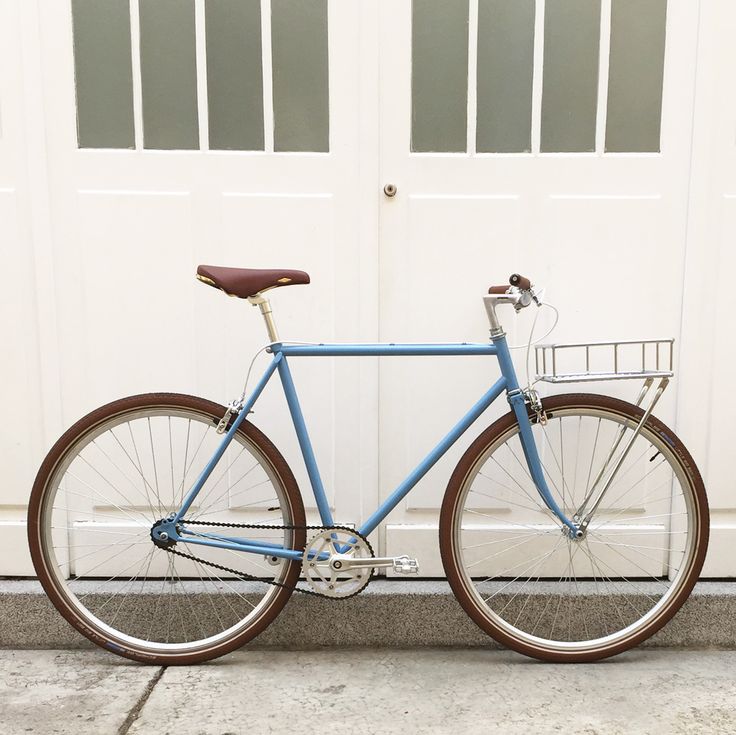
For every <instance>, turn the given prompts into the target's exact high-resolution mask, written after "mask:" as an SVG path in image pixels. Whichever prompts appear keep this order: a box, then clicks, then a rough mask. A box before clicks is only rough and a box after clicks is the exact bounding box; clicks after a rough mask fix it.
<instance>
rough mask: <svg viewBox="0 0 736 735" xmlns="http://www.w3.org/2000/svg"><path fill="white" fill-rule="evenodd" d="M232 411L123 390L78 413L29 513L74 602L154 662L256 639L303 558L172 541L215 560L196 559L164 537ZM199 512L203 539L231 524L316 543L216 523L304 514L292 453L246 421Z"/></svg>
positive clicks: (80, 619) (113, 641) (285, 520)
mask: <svg viewBox="0 0 736 735" xmlns="http://www.w3.org/2000/svg"><path fill="white" fill-rule="evenodd" d="M224 412H225V409H224V408H223V407H222V406H218V405H217V404H215V403H212V402H210V401H206V400H204V399H201V398H194V397H192V396H185V395H177V394H168V393H160V394H150V395H140V396H133V397H130V398H124V399H122V400H119V401H115V402H114V403H110V404H108V405H106V406H103V407H102V408H99V409H97V410H96V411H93V412H92V413H91V414H89V415H87V416H85V417H84V418H82V419H81V420H80V421H78V422H77V423H76V424H75V425H74V426H72V427H71V428H70V429H69V430H68V431H67V432H66V433H65V434H64V435H63V436H62V437H61V438H60V439H59V441H58V442H57V443H56V444H55V445H54V447H53V448H52V449H51V451H50V452H49V454H48V456H47V457H46V459H45V460H44V462H43V464H42V465H41V468H40V470H39V472H38V476H37V477H36V481H35V484H34V486H33V492H32V495H31V501H30V507H29V515H28V535H29V543H30V548H31V554H32V557H33V562H34V565H35V568H36V572H37V574H38V577H39V579H40V581H41V584H42V585H43V587H44V589H45V591H46V593H47V594H48V596H49V597H50V598H51V600H52V602H53V603H54V605H55V606H56V607H57V608H58V610H59V611H60V612H61V614H62V615H63V616H64V617H65V618H66V619H67V620H68V621H69V622H70V623H71V624H72V625H73V626H74V627H75V628H76V629H77V630H79V631H80V632H81V633H82V634H83V635H85V636H87V638H89V639H90V640H91V641H93V642H94V643H96V644H97V645H100V646H102V647H104V648H106V649H108V650H110V651H113V652H114V653H117V654H119V655H121V656H126V657H128V658H132V659H135V660H138V661H144V662H147V663H155V664H185V663H187V664H188V663H196V662H199V661H205V660H207V659H211V658H214V657H216V656H221V655H223V654H225V653H228V652H229V651H232V650H234V649H236V648H238V647H239V646H241V645H243V644H244V643H246V642H247V641H249V640H251V639H252V638H254V637H255V636H256V635H258V634H259V633H260V632H261V631H263V630H264V629H265V628H266V626H268V625H269V624H270V623H271V622H272V621H273V620H274V619H275V617H276V616H277V615H278V614H279V612H280V611H281V609H282V608H283V606H284V605H285V604H286V602H287V600H288V598H289V595H290V594H291V589H290V588H291V587H293V586H294V584H296V581H297V579H298V575H299V568H300V565H299V563H298V562H296V561H285V560H282V559H273V558H270V559H269V558H266V557H265V556H262V555H254V554H244V553H241V552H235V551H232V550H228V549H216V548H212V547H209V546H203V545H195V544H189V543H182V542H180V543H178V544H176V545H175V546H174V547H172V548H173V549H174V550H178V551H182V552H185V553H188V554H191V555H193V556H196V557H198V558H199V559H201V560H203V561H192V560H189V559H184V558H182V557H178V556H175V555H174V554H172V553H170V551H168V550H167V549H166V548H163V547H162V546H161V545H156V544H154V543H153V540H152V536H151V528H152V526H154V524H156V523H157V522H158V521H160V520H161V519H164V518H165V517H166V516H167V515H168V514H169V513H171V512H174V511H176V510H178V508H179V507H180V506H181V503H182V500H183V498H184V496H185V493H186V492H187V491H188V489H189V488H190V487H191V486H192V485H193V484H194V481H195V480H196V478H197V477H198V476H199V473H200V472H201V471H202V469H203V468H204V467H205V465H206V464H207V462H208V461H209V459H210V457H211V456H212V455H213V453H214V451H215V448H216V447H217V446H218V445H219V443H220V442H221V440H222V436H220V435H218V434H217V433H216V427H217V424H218V422H219V420H220V418H221V417H222V416H223V414H224ZM187 519H189V520H197V521H199V522H200V525H192V526H191V527H190V530H192V531H194V532H196V535H194V536H193V538H195V539H196V537H197V535H200V537H201V536H202V535H205V534H207V533H208V532H213V531H218V532H221V533H223V534H226V535H232V536H237V535H239V533H240V534H242V535H247V537H248V538H249V539H255V540H258V541H261V542H269V543H275V544H283V545H284V546H285V547H286V548H292V549H301V548H303V547H304V543H305V531H304V530H286V529H270V530H269V529H256V530H253V529H247V530H246V529H243V530H242V531H240V532H238V531H237V529H229V530H228V529H225V528H217V527H216V526H209V527H208V525H207V524H208V523H213V522H220V523H222V522H224V523H252V524H258V525H276V526H294V525H295V526H303V525H304V524H305V518H304V508H303V505H302V501H301V497H300V495H299V490H298V488H297V485H296V481H295V480H294V477H293V475H292V473H291V471H290V470H289V467H288V466H287V464H286V462H285V461H284V459H283V457H282V456H281V455H280V454H279V452H278V451H277V450H276V448H275V447H274V446H273V444H271V442H270V441H269V440H268V439H267V438H266V437H265V436H264V435H263V434H262V433H261V432H260V431H259V430H258V429H256V428H255V427H254V426H253V425H252V424H249V423H248V422H246V421H244V422H243V423H242V424H241V427H240V429H239V430H238V432H237V433H236V435H235V438H234V440H233V441H232V443H231V444H230V446H229V447H228V449H227V450H226V452H225V454H224V455H223V457H222V459H221V460H220V462H219V463H218V465H217V466H216V467H215V469H214V471H213V472H212V474H211V475H210V477H209V479H208V480H207V482H206V483H205V485H204V487H203V488H202V489H201V491H200V493H199V495H198V497H197V499H196V500H195V502H194V504H193V505H192V507H191V509H190V511H189V512H188V513H187ZM205 561H206V562H209V564H207V563H204V562H205ZM211 565H219V566H220V567H228V568H231V569H235V570H237V571H241V572H245V573H247V574H249V575H251V576H253V577H255V578H256V579H253V580H248V581H244V580H243V579H239V578H238V577H237V576H236V575H234V574H232V573H230V572H226V571H223V570H222V569H220V568H218V567H217V566H211ZM274 581H275V582H278V583H280V584H281V585H284V586H283V587H280V586H274V585H273V584H270V582H274Z"/></svg>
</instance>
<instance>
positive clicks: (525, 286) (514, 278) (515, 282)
mask: <svg viewBox="0 0 736 735" xmlns="http://www.w3.org/2000/svg"><path fill="white" fill-rule="evenodd" d="M509 283H510V284H511V285H512V286H516V287H517V288H520V289H521V290H522V291H528V290H529V289H530V288H531V287H532V282H531V281H530V280H529V279H528V278H524V276H520V275H519V274H518V273H512V274H511V275H510V276H509Z"/></svg>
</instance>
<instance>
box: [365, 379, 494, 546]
mask: <svg viewBox="0 0 736 735" xmlns="http://www.w3.org/2000/svg"><path fill="white" fill-rule="evenodd" d="M505 388H506V378H505V377H500V378H499V379H498V380H497V381H496V382H495V383H494V384H493V385H492V386H491V388H490V390H489V391H488V392H487V393H486V394H485V395H484V396H483V397H482V398H481V399H480V400H479V401H478V402H477V403H476V404H475V405H474V406H473V407H472V408H471V409H470V411H468V412H467V413H466V414H465V416H463V417H462V418H461V419H460V421H459V422H458V423H457V424H456V425H455V426H454V427H453V428H452V430H451V431H450V433H449V434H447V436H445V438H444V439H442V441H441V442H440V443H439V444H438V445H437V446H436V447H435V448H434V449H433V450H432V451H431V452H430V453H429V454H428V455H427V456H426V457H425V458H424V459H423V460H422V461H421V462H420V463H419V465H417V467H416V469H415V470H413V472H412V473H411V474H410V475H409V476H408V477H407V478H406V479H405V480H404V481H403V482H402V483H401V485H399V486H398V487H397V488H396V490H394V491H393V492H392V493H391V495H389V497H388V498H386V500H384V501H383V503H381V505H380V507H379V508H378V509H377V510H376V512H375V513H374V514H373V515H372V516H371V517H370V518H369V519H368V520H367V521H366V522H365V523H364V524H363V526H362V527H361V528H360V529H359V531H360V533H361V534H363V535H364V536H367V535H368V534H369V533H371V531H373V530H374V529H375V528H376V526H378V524H379V523H381V521H382V520H383V519H384V518H385V517H386V516H387V515H388V514H389V513H390V512H391V511H392V510H393V509H394V508H395V507H396V506H397V505H398V504H399V503H400V502H401V501H402V500H403V498H404V497H405V496H406V495H407V493H408V492H409V491H410V490H411V489H412V488H413V487H414V486H415V485H416V484H417V483H418V482H419V480H421V479H422V478H423V477H424V475H426V474H427V472H429V470H430V469H432V467H434V465H435V464H436V463H437V461H438V460H439V459H440V457H442V455H443V454H444V453H445V452H446V451H447V450H448V449H449V448H450V447H451V446H452V445H453V444H454V443H455V442H456V441H457V440H458V439H459V438H460V437H461V436H462V435H463V434H464V433H465V432H466V431H467V430H468V428H469V427H470V425H471V424H472V423H473V422H474V421H475V420H476V419H477V418H478V417H479V416H480V415H481V414H482V413H483V411H485V410H486V409H487V408H488V406H490V405H491V403H493V401H495V400H496V398H498V397H499V396H500V395H501V393H503V391H504V389H505Z"/></svg>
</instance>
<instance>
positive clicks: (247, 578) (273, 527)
mask: <svg viewBox="0 0 736 735" xmlns="http://www.w3.org/2000/svg"><path fill="white" fill-rule="evenodd" d="M180 522H181V523H182V524H186V525H189V526H216V527H219V528H254V529H264V528H265V529H267V530H269V531H333V530H334V531H346V532H348V533H352V534H354V535H355V536H358V537H359V538H360V539H361V540H362V541H364V542H365V544H366V545H367V546H368V549H369V550H370V552H371V556H375V554H374V553H373V547H372V546H371V544H370V541H368V539H367V538H366V537H365V536H363V534H361V533H358V531H356V530H355V529H354V528H350V526H312V525H307V526H294V525H279V524H276V523H223V522H221V521H187V520H182V521H180ZM165 551H167V552H168V553H169V554H174V555H175V556H180V557H182V558H183V559H189V560H191V561H196V562H199V563H200V564H205V565H206V566H208V567H212V568H213V569H219V570H220V571H222V572H229V573H230V574H234V575H235V576H236V577H238V578H239V579H241V580H243V581H244V582H262V583H264V584H270V585H272V586H273V587H282V588H283V589H285V590H289V591H291V592H299V593H301V594H303V595H311V596H312V597H322V598H325V599H327V600H349V599H350V598H352V597H355V596H356V595H359V594H360V593H361V592H362V591H363V590H364V589H365V588H366V587H367V586H368V585H369V584H370V579H371V578H372V577H373V572H374V570H373V569H371V573H370V577H369V580H368V582H366V583H365V585H363V587H361V588H360V589H359V590H358V591H357V592H354V593H353V594H352V595H346V596H345V597H330V596H329V595H324V594H322V593H321V592H315V591H314V590H307V589H303V588H302V587H296V586H293V587H292V586H290V585H288V584H284V583H283V582H277V581H276V580H275V579H272V580H268V579H261V578H260V577H256V576H255V575H254V574H248V573H247V572H240V571H238V570H237V569H231V568H230V567H225V566H223V565H222V564H217V563H215V562H213V561H207V560H206V559H201V558H200V557H198V556H194V555H193V554H187V553H186V552H184V551H176V549H174V548H167V549H165ZM302 551H304V548H302Z"/></svg>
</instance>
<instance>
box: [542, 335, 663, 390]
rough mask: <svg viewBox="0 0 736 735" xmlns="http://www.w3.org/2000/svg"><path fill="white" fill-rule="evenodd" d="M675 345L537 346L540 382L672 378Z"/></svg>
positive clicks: (655, 341)
mask: <svg viewBox="0 0 736 735" xmlns="http://www.w3.org/2000/svg"><path fill="white" fill-rule="evenodd" d="M674 343H675V340H674V339H643V340H618V341H614V342H569V343H565V344H546V345H537V346H536V347H535V348H534V351H535V361H536V373H537V380H543V381H546V382H547V383H580V382H591V381H595V380H631V379H639V380H641V379H644V380H646V379H647V378H652V379H653V378H671V377H672V376H673V375H674V372H673V369H672V368H673V359H674ZM583 365H584V366H585V367H584V369H581V367H582V366H583Z"/></svg>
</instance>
